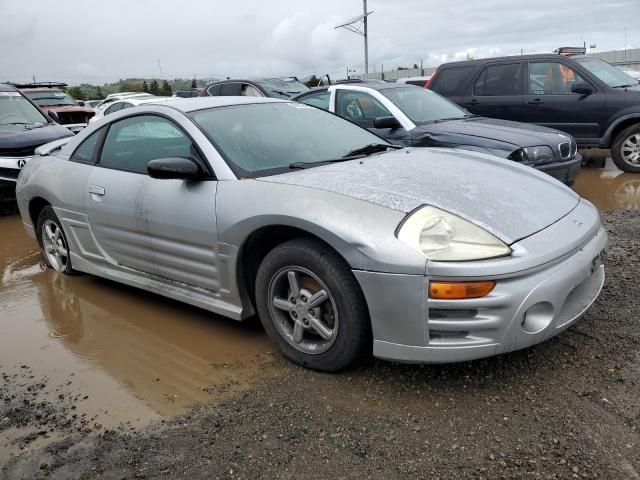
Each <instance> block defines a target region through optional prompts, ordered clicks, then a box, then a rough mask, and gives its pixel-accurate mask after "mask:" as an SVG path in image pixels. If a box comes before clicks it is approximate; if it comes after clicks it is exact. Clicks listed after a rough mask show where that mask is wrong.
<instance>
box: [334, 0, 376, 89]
mask: <svg viewBox="0 0 640 480" xmlns="http://www.w3.org/2000/svg"><path fill="white" fill-rule="evenodd" d="M362 8H363V13H362V15H358V16H357V17H354V18H351V19H349V20H347V21H346V22H344V23H341V24H340V25H338V26H337V27H335V28H344V29H345V30H349V31H350V32H353V33H357V34H358V35H361V36H362V37H363V38H364V74H365V78H367V74H368V73H369V26H368V18H369V15H371V14H372V13H373V12H367V0H362Z"/></svg>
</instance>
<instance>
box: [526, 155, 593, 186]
mask: <svg viewBox="0 0 640 480" xmlns="http://www.w3.org/2000/svg"><path fill="white" fill-rule="evenodd" d="M581 166H582V155H580V154H579V153H576V154H575V156H574V157H573V158H572V159H571V160H565V161H562V162H553V163H549V164H546V165H540V166H533V167H534V168H536V169H538V170H540V171H541V172H544V173H547V174H549V175H551V176H552V177H553V178H555V179H556V180H560V181H561V182H562V183H564V184H565V185H569V186H571V185H573V184H574V183H575V181H576V178H577V176H578V174H579V173H580V167H581Z"/></svg>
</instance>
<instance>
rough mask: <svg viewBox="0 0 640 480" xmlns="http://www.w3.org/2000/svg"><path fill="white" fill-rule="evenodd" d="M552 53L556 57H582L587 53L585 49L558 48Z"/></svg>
mask: <svg viewBox="0 0 640 480" xmlns="http://www.w3.org/2000/svg"><path fill="white" fill-rule="evenodd" d="M554 53H557V54H558V55H567V56H569V55H584V54H586V53H587V49H586V48H585V47H560V48H558V49H557V50H555V52H554Z"/></svg>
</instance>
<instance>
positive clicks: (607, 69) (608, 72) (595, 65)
mask: <svg viewBox="0 0 640 480" xmlns="http://www.w3.org/2000/svg"><path fill="white" fill-rule="evenodd" d="M575 61H576V62H578V63H579V64H580V65H582V66H583V67H584V68H586V69H587V70H588V71H589V72H591V73H592V74H594V75H595V76H596V77H598V78H599V79H600V80H602V81H603V82H604V83H606V84H607V85H609V86H610V87H613V88H616V87H627V86H629V87H630V86H632V85H637V84H638V80H636V79H635V78H633V77H631V76H630V75H627V74H626V73H625V72H623V71H622V70H620V69H619V68H618V67H614V66H613V65H610V64H608V63H607V62H605V61H604V60H600V59H599V58H596V57H579V58H576V59H575Z"/></svg>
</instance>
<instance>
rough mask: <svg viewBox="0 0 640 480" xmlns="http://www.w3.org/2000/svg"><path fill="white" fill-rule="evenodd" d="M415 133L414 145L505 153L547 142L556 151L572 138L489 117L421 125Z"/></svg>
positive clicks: (537, 126) (554, 131)
mask: <svg viewBox="0 0 640 480" xmlns="http://www.w3.org/2000/svg"><path fill="white" fill-rule="evenodd" d="M412 136H413V138H414V145H415V146H420V143H421V142H425V143H427V142H429V144H431V145H433V144H434V143H435V144H442V145H443V146H444V145H447V146H451V145H454V146H468V145H471V146H477V147H486V148H489V149H497V150H504V151H505V152H508V153H506V155H504V156H507V155H508V154H509V153H511V152H513V151H514V150H517V149H518V148H521V147H533V146H537V145H548V146H550V147H551V148H552V149H554V150H555V148H557V146H558V144H560V143H562V142H567V141H569V139H570V137H569V136H568V135H566V134H563V133H561V132H559V131H558V130H553V129H551V128H546V127H541V126H539V125H533V124H529V123H520V122H511V121H509V120H499V119H497V118H487V117H472V118H468V119H461V120H449V121H446V122H441V123H431V124H426V125H420V126H418V127H416V129H415V130H414V131H413V132H412Z"/></svg>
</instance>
